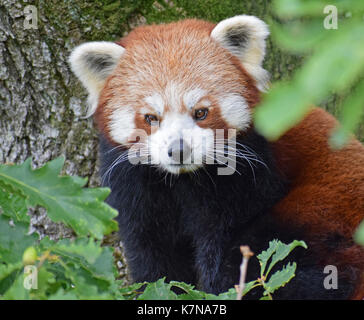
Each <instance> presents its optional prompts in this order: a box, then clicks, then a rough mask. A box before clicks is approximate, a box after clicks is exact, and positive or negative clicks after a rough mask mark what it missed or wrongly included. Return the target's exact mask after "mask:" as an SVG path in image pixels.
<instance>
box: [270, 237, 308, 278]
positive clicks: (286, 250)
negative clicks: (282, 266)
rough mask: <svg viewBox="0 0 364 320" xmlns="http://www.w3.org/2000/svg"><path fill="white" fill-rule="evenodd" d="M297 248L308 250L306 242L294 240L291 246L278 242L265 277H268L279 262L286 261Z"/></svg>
mask: <svg viewBox="0 0 364 320" xmlns="http://www.w3.org/2000/svg"><path fill="white" fill-rule="evenodd" d="M296 247H303V248H305V249H307V245H306V243H305V242H304V241H298V240H294V241H292V242H291V243H290V244H284V243H283V242H281V241H278V242H277V246H276V248H275V253H274V255H273V256H272V261H271V263H270V265H269V268H268V270H267V273H266V274H265V275H267V274H268V273H269V272H270V271H271V270H272V268H273V267H274V266H275V265H276V263H277V262H279V261H282V260H284V259H285V258H286V257H287V256H288V255H289V254H290V253H291V251H292V250H293V249H294V248H296Z"/></svg>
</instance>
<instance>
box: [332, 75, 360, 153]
mask: <svg viewBox="0 0 364 320" xmlns="http://www.w3.org/2000/svg"><path fill="white" fill-rule="evenodd" d="M363 92H364V80H362V81H360V83H359V84H358V85H357V86H356V88H355V90H354V92H353V93H351V94H350V96H349V97H348V98H347V99H346V100H345V101H344V103H343V106H342V108H341V109H342V111H341V115H340V126H339V127H338V128H337V129H335V131H334V133H333V134H332V136H331V137H330V144H331V146H332V147H334V148H341V147H343V146H344V144H345V143H346V142H347V141H348V140H349V138H350V137H352V133H353V131H354V129H355V128H356V127H357V126H358V125H359V123H360V120H361V119H362V116H363V114H364V95H363Z"/></svg>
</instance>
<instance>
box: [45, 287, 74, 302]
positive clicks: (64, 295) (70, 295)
mask: <svg viewBox="0 0 364 320" xmlns="http://www.w3.org/2000/svg"><path fill="white" fill-rule="evenodd" d="M48 300H78V297H77V295H76V294H75V293H74V292H69V291H67V292H66V291H65V290H64V289H63V288H60V289H59V290H58V291H57V292H56V293H55V294H53V295H50V296H49V297H48Z"/></svg>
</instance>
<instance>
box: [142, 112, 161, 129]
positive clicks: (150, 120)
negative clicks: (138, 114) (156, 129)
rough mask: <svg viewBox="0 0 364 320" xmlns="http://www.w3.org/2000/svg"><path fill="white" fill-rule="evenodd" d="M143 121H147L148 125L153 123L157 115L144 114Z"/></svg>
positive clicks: (156, 119)
mask: <svg viewBox="0 0 364 320" xmlns="http://www.w3.org/2000/svg"><path fill="white" fill-rule="evenodd" d="M144 117H145V121H146V122H147V123H149V125H151V126H152V125H153V122H157V121H158V117H157V116H155V115H154V114H146V115H145V116H144Z"/></svg>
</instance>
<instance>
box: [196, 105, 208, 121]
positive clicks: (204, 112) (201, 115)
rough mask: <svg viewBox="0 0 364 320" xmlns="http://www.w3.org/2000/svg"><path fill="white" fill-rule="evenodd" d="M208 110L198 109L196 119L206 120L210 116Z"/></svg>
mask: <svg viewBox="0 0 364 320" xmlns="http://www.w3.org/2000/svg"><path fill="white" fill-rule="evenodd" d="M208 112H209V111H208V110H207V109H206V108H202V109H197V110H196V111H195V119H196V120H200V121H201V120H205V119H206V117H207V114H208Z"/></svg>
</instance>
